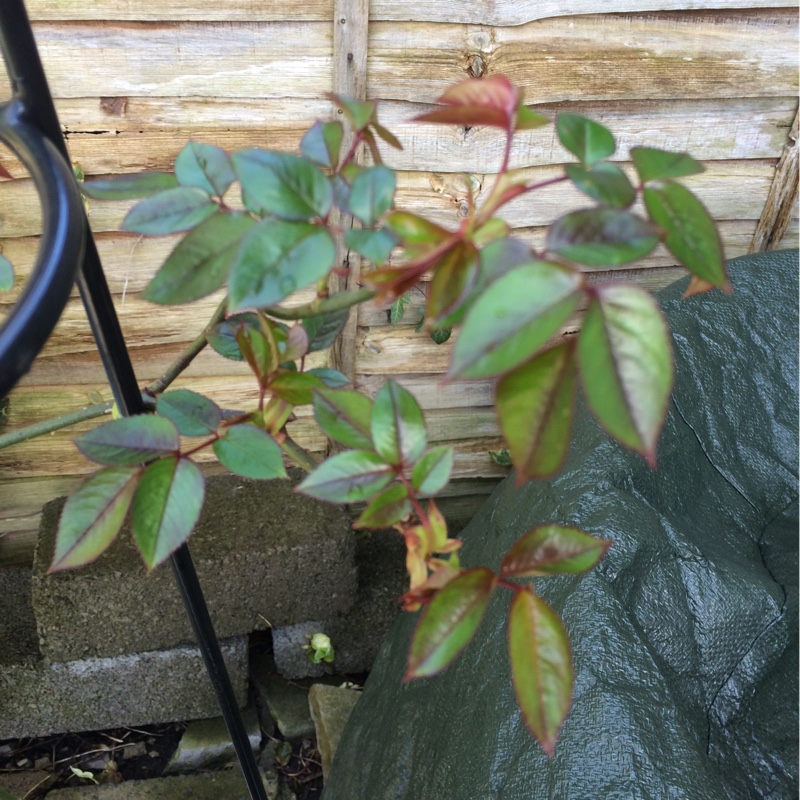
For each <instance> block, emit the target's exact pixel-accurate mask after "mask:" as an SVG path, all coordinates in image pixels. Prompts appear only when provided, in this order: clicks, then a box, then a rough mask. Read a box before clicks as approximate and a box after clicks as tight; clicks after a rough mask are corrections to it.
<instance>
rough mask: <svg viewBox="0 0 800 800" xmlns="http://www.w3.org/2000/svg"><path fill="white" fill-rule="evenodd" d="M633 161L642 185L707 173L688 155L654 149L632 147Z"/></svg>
mask: <svg viewBox="0 0 800 800" xmlns="http://www.w3.org/2000/svg"><path fill="white" fill-rule="evenodd" d="M631 159H632V160H633V165H634V166H635V167H636V171H637V172H638V173H639V180H641V182H642V183H647V182H648V181H655V180H661V179H662V178H685V177H686V176H687V175H696V174H697V173H698V172H704V171H705V167H704V166H703V165H702V164H701V163H700V162H699V161H695V160H694V159H693V158H692V157H691V156H690V155H689V154H688V153H671V152H669V151H667V150H656V149H655V148H653V147H632V148H631Z"/></svg>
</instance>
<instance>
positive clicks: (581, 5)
mask: <svg viewBox="0 0 800 800" xmlns="http://www.w3.org/2000/svg"><path fill="white" fill-rule="evenodd" d="M789 5H793V3H792V2H791V0H612V2H609V3H607V4H606V6H605V7H604V8H606V9H608V10H609V11H614V12H615V13H620V12H647V11H689V10H707V9H730V8H760V9H769V8H777V7H781V6H789ZM27 6H28V14H29V15H30V17H31V19H33V20H144V21H152V22H163V21H214V20H218V21H220V22H234V21H241V22H249V21H276V20H330V19H332V18H333V2H332V0H307V1H306V2H303V3H287V2H286V0H266V2H256V1H255V0H225V3H224V4H222V3H209V2H206V0H170V2H169V3H161V4H154V3H153V2H151V0H126V2H124V3H123V2H120V0H92V2H86V0H59V2H58V3H54V2H52V0H28V2H27ZM597 8H598V6H597V3H596V2H594V0H539V1H538V2H536V3H520V2H519V0H473V2H470V3H441V2H439V1H438V0H406V1H405V2H398V0H371V2H370V10H369V13H370V20H371V21H399V22H404V21H407V20H409V19H413V20H417V21H419V22H436V23H441V22H461V23H472V24H476V25H522V24H524V23H526V22H532V21H534V20H537V19H545V18H547V17H561V16H577V15H579V14H594V13H596V12H597Z"/></svg>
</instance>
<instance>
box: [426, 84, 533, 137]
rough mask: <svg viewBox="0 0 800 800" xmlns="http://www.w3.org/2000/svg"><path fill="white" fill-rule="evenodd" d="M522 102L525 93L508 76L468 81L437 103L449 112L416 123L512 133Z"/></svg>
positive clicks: (445, 94)
mask: <svg viewBox="0 0 800 800" xmlns="http://www.w3.org/2000/svg"><path fill="white" fill-rule="evenodd" d="M521 100H522V93H521V92H520V90H519V89H518V88H517V87H516V86H514V85H513V84H512V83H511V81H509V79H508V78H507V77H506V76H505V75H490V76H489V77H488V78H468V79H467V80H465V81H461V83H457V84H456V85H455V86H451V87H450V88H449V89H447V90H446V91H445V93H444V94H443V95H442V96H441V97H440V98H439V99H438V102H439V103H441V104H442V105H444V106H448V108H442V109H437V110H436V111H431V112H429V113H428V114H422V115H420V116H418V117H416V118H415V119H417V120H419V121H424V122H451V123H457V124H459V125H491V126H494V127H497V128H503V129H504V130H506V131H511V130H513V129H514V123H515V118H516V115H517V107H518V106H519V104H520V101H521ZM524 119H525V120H527V119H528V115H524ZM523 124H525V123H523Z"/></svg>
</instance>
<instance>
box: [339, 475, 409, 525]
mask: <svg viewBox="0 0 800 800" xmlns="http://www.w3.org/2000/svg"><path fill="white" fill-rule="evenodd" d="M410 513H411V500H410V499H409V497H408V489H406V487H405V486H400V485H398V486H390V487H389V488H388V489H384V490H383V491H382V492H381V493H380V494H377V495H375V497H373V498H372V500H371V501H370V504H369V505H368V506H367V507H366V508H365V509H364V511H363V512H362V513H361V516H360V517H359V518H358V519H357V520H356V521H355V522H354V523H353V527H354V528H356V529H358V528H390V527H391V526H392V525H394V524H395V522H399V521H400V520H401V519H405V518H406V517H407V516H408V515H409V514H410Z"/></svg>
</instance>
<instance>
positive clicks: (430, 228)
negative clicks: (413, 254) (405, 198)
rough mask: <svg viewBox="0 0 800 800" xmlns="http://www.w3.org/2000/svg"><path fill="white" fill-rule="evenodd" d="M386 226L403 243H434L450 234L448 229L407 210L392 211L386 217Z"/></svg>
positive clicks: (441, 240)
mask: <svg viewBox="0 0 800 800" xmlns="http://www.w3.org/2000/svg"><path fill="white" fill-rule="evenodd" d="M386 224H387V226H388V227H389V228H390V229H391V230H392V231H394V233H395V234H397V237H398V239H400V241H401V242H403V244H406V245H409V244H436V243H438V242H443V241H444V240H445V239H447V238H448V237H450V236H452V234H451V233H450V231H447V230H445V229H444V228H441V227H439V226H438V225H436V224H434V223H433V222H429V221H428V220H427V219H425V218H424V217H419V216H417V215H416V214H411V213H410V212H408V211H393V212H392V213H391V214H389V216H388V217H387V218H386Z"/></svg>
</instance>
